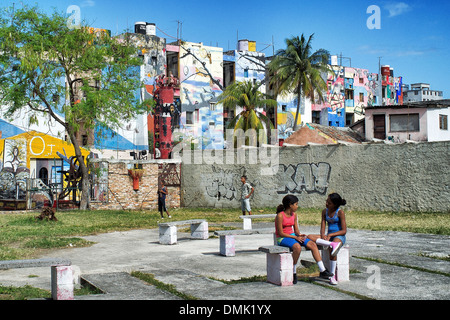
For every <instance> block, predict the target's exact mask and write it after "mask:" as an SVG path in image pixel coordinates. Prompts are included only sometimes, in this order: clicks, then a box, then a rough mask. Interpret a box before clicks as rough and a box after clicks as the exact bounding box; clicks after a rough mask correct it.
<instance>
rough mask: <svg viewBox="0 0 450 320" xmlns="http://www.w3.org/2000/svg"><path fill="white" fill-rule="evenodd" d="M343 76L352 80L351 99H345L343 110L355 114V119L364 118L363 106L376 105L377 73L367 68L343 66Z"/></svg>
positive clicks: (377, 91) (377, 94)
mask: <svg viewBox="0 0 450 320" xmlns="http://www.w3.org/2000/svg"><path fill="white" fill-rule="evenodd" d="M345 78H346V79H350V80H351V81H352V88H350V89H352V90H353V94H352V95H353V101H352V102H351V103H348V102H347V101H346V106H345V112H346V113H347V112H350V113H354V114H355V119H354V120H355V121H358V120H360V119H362V118H364V113H365V108H366V107H367V106H373V105H376V104H377V103H378V102H377V100H378V98H377V97H378V96H379V95H380V94H381V92H380V90H379V81H378V75H377V74H373V73H370V72H369V70H367V69H360V68H349V67H346V68H345Z"/></svg>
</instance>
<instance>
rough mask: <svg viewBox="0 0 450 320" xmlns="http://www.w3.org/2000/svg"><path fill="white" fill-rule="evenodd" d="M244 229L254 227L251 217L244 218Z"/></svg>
mask: <svg viewBox="0 0 450 320" xmlns="http://www.w3.org/2000/svg"><path fill="white" fill-rule="evenodd" d="M243 221H244V222H243V227H242V228H243V229H244V230H251V229H252V219H251V218H243Z"/></svg>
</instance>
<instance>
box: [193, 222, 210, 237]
mask: <svg viewBox="0 0 450 320" xmlns="http://www.w3.org/2000/svg"><path fill="white" fill-rule="evenodd" d="M191 237H192V238H194V239H201V240H207V239H208V238H209V231H208V222H207V221H205V222H202V223H198V224H191Z"/></svg>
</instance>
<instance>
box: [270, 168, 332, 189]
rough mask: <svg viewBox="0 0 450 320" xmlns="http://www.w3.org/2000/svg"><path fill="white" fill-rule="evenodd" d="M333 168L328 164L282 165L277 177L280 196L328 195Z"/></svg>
mask: <svg viewBox="0 0 450 320" xmlns="http://www.w3.org/2000/svg"><path fill="white" fill-rule="evenodd" d="M330 174H331V166H330V164H329V163H326V162H319V163H317V164H316V163H299V164H297V165H292V164H290V165H284V164H280V165H279V168H278V172H277V175H276V180H277V181H278V189H277V193H278V194H287V193H303V192H306V193H308V194H309V193H319V194H322V195H323V194H326V192H327V189H328V184H329V179H330Z"/></svg>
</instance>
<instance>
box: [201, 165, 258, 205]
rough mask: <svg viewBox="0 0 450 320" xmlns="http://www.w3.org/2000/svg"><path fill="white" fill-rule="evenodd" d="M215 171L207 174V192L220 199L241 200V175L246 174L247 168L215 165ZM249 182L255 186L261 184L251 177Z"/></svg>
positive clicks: (210, 195)
mask: <svg viewBox="0 0 450 320" xmlns="http://www.w3.org/2000/svg"><path fill="white" fill-rule="evenodd" d="M212 169H213V173H212V174H207V175H206V176H205V178H206V179H204V181H206V194H207V195H208V196H209V197H211V198H215V199H217V200H218V201H219V200H228V201H232V200H240V199H241V186H242V182H241V177H242V176H243V175H245V172H246V170H245V168H244V167H241V168H238V169H237V170H232V169H223V168H220V167H216V166H213V167H212ZM247 182H248V183H250V185H252V186H253V187H255V189H256V186H257V185H259V180H255V179H252V178H251V177H249V178H248V179H247Z"/></svg>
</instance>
